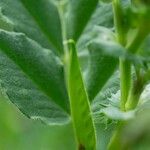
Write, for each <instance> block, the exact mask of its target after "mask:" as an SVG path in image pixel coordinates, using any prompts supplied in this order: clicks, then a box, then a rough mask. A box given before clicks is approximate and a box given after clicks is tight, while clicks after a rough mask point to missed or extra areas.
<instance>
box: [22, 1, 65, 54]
mask: <svg viewBox="0 0 150 150" xmlns="http://www.w3.org/2000/svg"><path fill="white" fill-rule="evenodd" d="M21 2H22V3H23V5H24V6H25V7H26V9H27V10H28V11H29V13H30V14H31V15H32V17H33V18H34V19H35V21H36V22H37V24H38V25H39V27H40V28H41V30H42V31H43V32H44V34H45V35H46V36H47V37H48V39H49V41H50V43H51V44H52V45H53V46H54V47H55V48H56V49H57V50H58V51H59V52H60V53H62V52H63V45H62V34H61V32H62V31H61V23H60V17H59V13H58V10H57V7H56V6H55V5H54V4H53V3H52V2H50V1H45V0H38V1H35V0H21Z"/></svg>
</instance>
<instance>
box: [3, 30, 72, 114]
mask: <svg viewBox="0 0 150 150" xmlns="http://www.w3.org/2000/svg"><path fill="white" fill-rule="evenodd" d="M0 40H1V43H0V48H1V50H2V51H3V52H4V53H5V54H6V55H7V56H8V57H9V58H10V59H12V60H13V61H14V62H15V63H16V64H17V65H18V66H19V67H20V68H21V69H22V70H23V71H24V72H25V74H26V75H27V76H28V77H30V79H31V80H32V81H34V83H35V84H36V85H37V86H38V87H39V88H40V89H41V90H42V91H43V92H44V93H45V94H46V95H47V96H49V97H51V98H52V100H53V101H54V102H55V103H57V104H58V105H59V106H60V107H61V108H63V109H64V110H65V111H67V112H69V108H68V106H67V105H68V102H67V101H68V100H67V99H68V98H67V97H68V96H67V92H66V87H65V83H64V77H63V76H64V75H63V69H62V65H61V62H60V60H59V59H58V58H57V57H56V56H55V55H54V54H53V53H52V52H51V51H49V50H47V49H43V48H42V47H41V46H40V45H38V44H37V43H36V42H34V41H32V40H30V39H28V38H27V37H26V36H25V35H24V34H19V33H14V32H6V31H4V30H0ZM58 93H59V94H58Z"/></svg>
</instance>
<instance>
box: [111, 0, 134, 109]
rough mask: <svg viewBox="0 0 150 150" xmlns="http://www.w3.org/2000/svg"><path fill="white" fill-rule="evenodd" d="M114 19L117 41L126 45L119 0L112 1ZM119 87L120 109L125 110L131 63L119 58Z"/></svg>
mask: <svg viewBox="0 0 150 150" xmlns="http://www.w3.org/2000/svg"><path fill="white" fill-rule="evenodd" d="M113 10H114V21H115V27H116V34H117V38H118V42H119V43H120V44H121V45H123V46H125V45H126V33H125V31H124V27H123V26H124V21H123V18H124V17H123V12H122V8H121V4H120V0H114V1H113ZM119 67H120V87H121V104H120V107H121V110H123V111H125V103H126V101H127V97H128V93H129V89H130V84H131V65H130V62H128V61H127V60H124V59H122V58H120V62H119Z"/></svg>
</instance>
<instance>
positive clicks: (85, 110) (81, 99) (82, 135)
mask: <svg viewBox="0 0 150 150" xmlns="http://www.w3.org/2000/svg"><path fill="white" fill-rule="evenodd" d="M69 48H70V63H69V64H70V66H69V75H68V76H69V81H68V89H69V97H70V106H71V116H72V119H73V126H74V129H75V133H76V136H77V140H78V144H79V147H83V148H85V149H88V150H95V149H96V138H95V129H94V125H93V120H92V116H91V110H90V104H89V100H88V96H87V93H86V90H85V87H84V83H83V79H82V74H81V70H80V65H79V61H78V57H77V52H76V48H75V45H74V43H73V42H70V43H69Z"/></svg>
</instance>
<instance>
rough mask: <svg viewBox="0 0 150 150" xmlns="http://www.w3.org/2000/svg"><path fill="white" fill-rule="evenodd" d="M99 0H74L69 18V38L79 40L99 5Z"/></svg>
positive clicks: (71, 2)
mask: <svg viewBox="0 0 150 150" xmlns="http://www.w3.org/2000/svg"><path fill="white" fill-rule="evenodd" d="M97 3H98V0H78V1H77V0H72V1H70V8H69V12H68V14H69V15H68V18H67V28H68V33H67V34H68V35H67V38H68V39H73V40H75V41H77V40H78V38H79V37H80V35H81V33H82V32H83V30H84V28H85V26H86V24H87V22H88V20H89V19H90V17H91V15H92V13H93V12H94V10H95V8H96V6H97Z"/></svg>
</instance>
